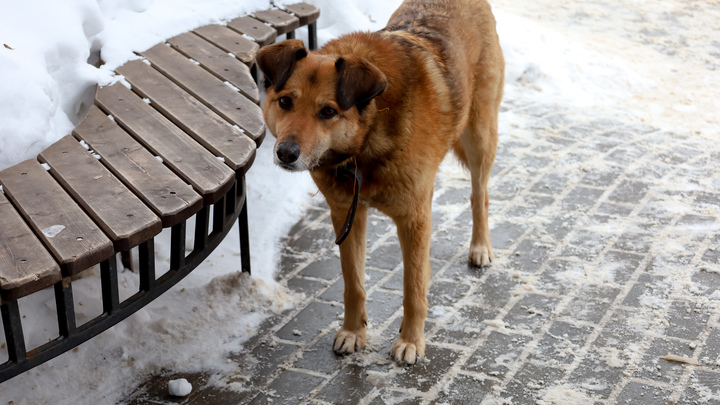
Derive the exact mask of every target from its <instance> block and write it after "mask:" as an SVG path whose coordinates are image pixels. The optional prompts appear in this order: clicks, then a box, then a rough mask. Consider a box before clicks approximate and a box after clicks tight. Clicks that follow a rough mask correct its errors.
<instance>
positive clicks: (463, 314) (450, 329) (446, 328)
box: [431, 306, 498, 346]
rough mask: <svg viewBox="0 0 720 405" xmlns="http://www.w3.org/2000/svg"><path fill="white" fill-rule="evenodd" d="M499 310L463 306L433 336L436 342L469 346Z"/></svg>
mask: <svg viewBox="0 0 720 405" xmlns="http://www.w3.org/2000/svg"><path fill="white" fill-rule="evenodd" d="M497 314H498V311H496V310H492V309H486V308H483V307H479V306H463V307H461V308H460V309H459V310H458V311H457V312H456V313H455V314H454V315H452V316H451V317H449V319H448V320H446V322H445V323H444V324H443V325H442V326H441V327H440V329H438V331H437V332H435V334H434V335H433V336H432V339H431V340H432V341H433V342H435V343H449V344H454V345H460V346H467V345H469V344H470V343H471V342H474V341H475V340H476V339H477V338H478V337H479V336H480V334H481V333H482V332H483V330H485V328H486V323H485V321H492V320H493V319H495V318H496V317H497Z"/></svg>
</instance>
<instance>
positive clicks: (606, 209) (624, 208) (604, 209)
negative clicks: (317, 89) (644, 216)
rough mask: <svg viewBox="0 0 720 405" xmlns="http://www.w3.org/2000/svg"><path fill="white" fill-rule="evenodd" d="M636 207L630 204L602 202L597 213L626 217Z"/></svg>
mask: <svg viewBox="0 0 720 405" xmlns="http://www.w3.org/2000/svg"><path fill="white" fill-rule="evenodd" d="M634 209H635V207H633V206H629V205H620V204H613V203H602V204H600V206H599V207H598V208H597V210H595V213H597V214H605V215H612V216H616V217H622V218H625V217H627V216H628V215H630V214H631V213H632V212H633V210H634Z"/></svg>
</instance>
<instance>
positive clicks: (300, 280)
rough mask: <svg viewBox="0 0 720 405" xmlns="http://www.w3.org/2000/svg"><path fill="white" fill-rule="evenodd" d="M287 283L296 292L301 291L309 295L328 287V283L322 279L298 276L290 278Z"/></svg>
mask: <svg viewBox="0 0 720 405" xmlns="http://www.w3.org/2000/svg"><path fill="white" fill-rule="evenodd" d="M287 285H288V287H289V288H290V289H291V290H293V291H295V292H301V293H305V294H309V295H314V294H315V293H316V292H317V291H320V290H322V289H323V288H325V287H327V283H324V282H322V281H317V280H310V279H307V278H304V277H298V276H295V277H293V278H291V279H289V280H288V283H287Z"/></svg>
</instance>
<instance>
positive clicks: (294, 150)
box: [275, 142, 300, 164]
mask: <svg viewBox="0 0 720 405" xmlns="http://www.w3.org/2000/svg"><path fill="white" fill-rule="evenodd" d="M275 153H276V154H277V157H278V159H279V160H280V161H281V162H283V163H287V164H290V163H295V162H296V161H297V160H298V158H299V157H300V145H298V144H297V142H280V144H279V145H278V146H277V149H276V150H275Z"/></svg>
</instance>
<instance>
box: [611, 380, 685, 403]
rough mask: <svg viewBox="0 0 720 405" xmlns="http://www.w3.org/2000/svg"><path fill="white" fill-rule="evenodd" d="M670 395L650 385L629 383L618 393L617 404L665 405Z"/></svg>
mask: <svg viewBox="0 0 720 405" xmlns="http://www.w3.org/2000/svg"><path fill="white" fill-rule="evenodd" d="M671 394H672V391H670V390H664V389H662V388H658V387H653V386H652V385H647V384H642V383H638V382H633V381H631V382H630V383H628V385H626V386H625V388H623V390H622V392H620V396H619V397H618V399H617V404H618V405H621V404H623V405H624V404H627V405H635V404H639V403H641V404H643V405H667V404H668V397H669V396H670V395H671Z"/></svg>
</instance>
